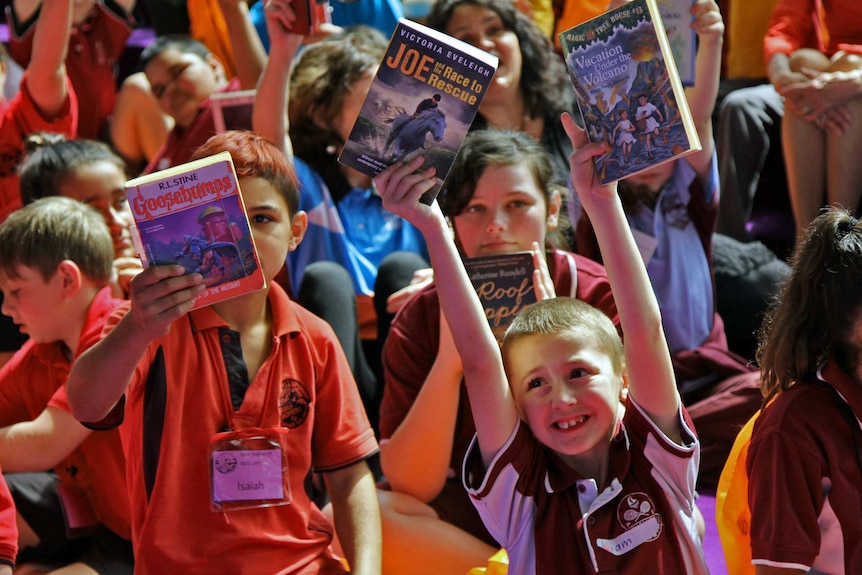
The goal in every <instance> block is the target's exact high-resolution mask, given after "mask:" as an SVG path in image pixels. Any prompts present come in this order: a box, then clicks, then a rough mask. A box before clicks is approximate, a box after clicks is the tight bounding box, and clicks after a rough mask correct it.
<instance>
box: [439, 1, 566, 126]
mask: <svg viewBox="0 0 862 575" xmlns="http://www.w3.org/2000/svg"><path fill="white" fill-rule="evenodd" d="M464 4H472V5H475V6H481V7H483V8H487V9H488V10H491V11H493V12H495V13H496V14H497V15H498V16H499V17H500V19H501V20H502V21H503V25H504V26H505V27H506V28H507V29H509V30H511V31H513V32H514V33H515V35H516V36H517V37H518V43H519V44H520V46H521V58H522V62H523V63H522V69H521V85H520V86H519V88H520V90H521V93H522V94H523V95H524V99H525V101H526V103H527V112H528V113H529V114H530V117H532V118H539V117H545V118H551V117H553V118H554V119H555V120H556V119H557V118H558V117H559V115H560V114H561V113H562V112H572V111H573V110H574V109H575V96H574V92H573V91H572V87H571V84H570V83H569V79H568V75H567V74H568V72H567V71H566V66H565V63H564V62H563V59H562V58H561V57H560V55H559V54H557V52H556V51H555V50H554V46H553V45H552V44H551V41H550V40H548V38H547V37H546V36H545V35H544V34H542V31H541V30H540V29H539V27H538V26H537V25H536V23H535V22H533V21H532V20H531V19H530V17H529V16H527V15H526V14H524V13H523V12H521V11H520V10H518V9H517V7H516V6H515V4H514V3H513V2H512V1H511V0H437V1H436V2H434V5H433V6H432V7H431V12H429V14H428V17H427V18H426V19H425V21H426V23H427V25H428V26H430V27H431V28H434V29H435V30H440V31H441V32H445V31H446V26H447V25H448V24H449V20H450V19H451V18H452V13H453V12H454V11H455V9H456V8H458V7H459V6H462V5H464Z"/></svg>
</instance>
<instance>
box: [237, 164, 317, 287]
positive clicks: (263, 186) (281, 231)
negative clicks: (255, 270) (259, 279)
mask: <svg viewBox="0 0 862 575" xmlns="http://www.w3.org/2000/svg"><path fill="white" fill-rule="evenodd" d="M239 186H240V189H241V190H242V197H243V202H244V203H245V209H246V212H247V213H248V220H249V223H250V225H251V231H252V234H253V235H254V243H255V246H256V247H257V251H258V255H259V257H260V265H261V267H262V268H263V274H264V277H265V278H266V281H267V283H269V282H270V281H272V279H273V278H274V277H275V276H276V274H277V273H278V272H279V271H281V268H282V267H283V266H284V261H285V259H286V258H287V253H288V252H289V251H293V250H294V249H296V246H297V245H299V242H300V241H301V240H302V236H303V234H305V227H306V216H305V212H299V213H297V214H296V215H295V216H293V217H292V218H291V215H290V210H289V209H288V207H287V202H286V201H285V199H284V197H283V196H282V195H281V194H280V193H279V192H278V190H276V188H275V187H274V186H273V185H272V184H271V183H270V182H268V181H266V180H265V179H263V178H258V177H255V178H241V179H240V180H239Z"/></svg>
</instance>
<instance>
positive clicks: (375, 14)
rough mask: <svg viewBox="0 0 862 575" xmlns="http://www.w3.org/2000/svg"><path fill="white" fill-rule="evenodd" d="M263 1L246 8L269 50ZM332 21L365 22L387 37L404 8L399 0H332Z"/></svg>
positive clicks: (339, 23)
mask: <svg viewBox="0 0 862 575" xmlns="http://www.w3.org/2000/svg"><path fill="white" fill-rule="evenodd" d="M264 4H265V2H257V3H255V4H254V5H253V6H252V7H251V8H249V9H248V13H249V16H250V17H251V21H252V22H253V23H254V27H255V28H256V29H257V33H258V34H259V35H260V39H261V41H262V42H263V46H264V48H266V51H267V52H269V33H268V32H267V31H266V19H265V17H264V15H263V5H264ZM331 6H332V23H333V24H336V25H338V26H350V25H353V24H365V25H367V26H371V27H372V28H377V29H378V30H380V31H381V32H382V33H383V35H384V36H386V37H387V38H389V37H390V36H392V33H393V32H394V31H395V26H396V25H397V24H398V19H399V18H403V17H404V8H403V6H402V5H401V1H400V0H359V1H358V2H339V1H337V0H333V1H332V3H331Z"/></svg>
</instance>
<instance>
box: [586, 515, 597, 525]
mask: <svg viewBox="0 0 862 575" xmlns="http://www.w3.org/2000/svg"><path fill="white" fill-rule="evenodd" d="M587 524H589V525H595V524H596V518H595V517H593V516H590V517H589V518H588V519H587Z"/></svg>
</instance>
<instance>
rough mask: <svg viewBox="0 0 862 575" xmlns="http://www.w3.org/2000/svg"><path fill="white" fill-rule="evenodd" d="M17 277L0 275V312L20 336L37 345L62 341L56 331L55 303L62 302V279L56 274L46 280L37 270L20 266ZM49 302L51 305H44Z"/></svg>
mask: <svg viewBox="0 0 862 575" xmlns="http://www.w3.org/2000/svg"><path fill="white" fill-rule="evenodd" d="M16 271H17V273H18V276H19V277H16V278H12V277H9V276H8V275H6V274H5V273H0V291H2V292H3V305H2V308H0V312H2V313H3V315H6V316H9V317H10V318H12V321H13V322H14V323H15V325H17V326H18V327H19V328H20V330H21V333H26V334H29V336H30V339H32V340H33V341H35V342H36V343H51V342H54V341H57V340H60V339H62V338H63V335H64V334H62V333H60V332H59V331H58V329H57V326H58V324H59V323H62V322H58V321H57V308H56V307H55V305H56V304H58V303H59V302H61V301H62V300H63V287H62V281H63V277H62V275H61V274H60V273H59V272H55V273H54V275H53V276H52V277H51V278H49V279H48V280H45V279H44V278H43V277H42V274H41V273H40V272H39V270H37V269H36V268H31V267H28V266H23V265H19V266H18V267H17V268H16ZM47 302H50V303H51V304H52V305H46V303H47Z"/></svg>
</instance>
